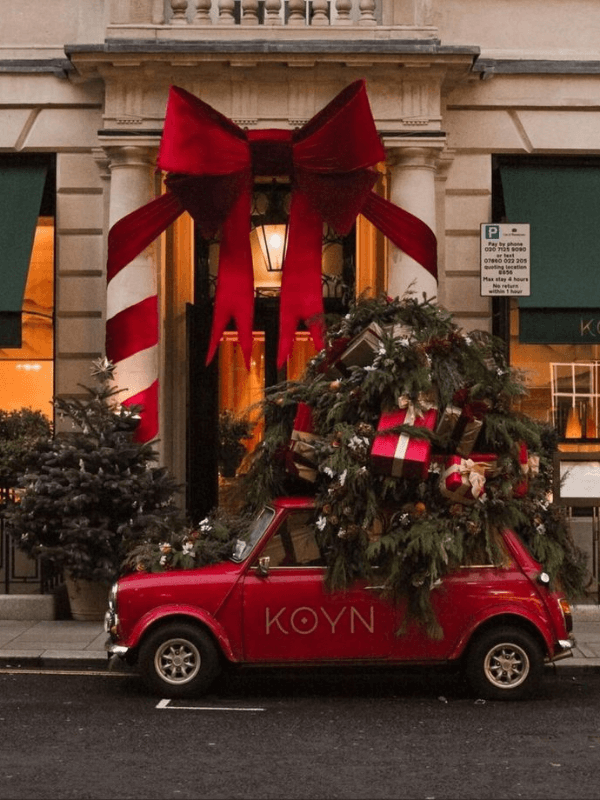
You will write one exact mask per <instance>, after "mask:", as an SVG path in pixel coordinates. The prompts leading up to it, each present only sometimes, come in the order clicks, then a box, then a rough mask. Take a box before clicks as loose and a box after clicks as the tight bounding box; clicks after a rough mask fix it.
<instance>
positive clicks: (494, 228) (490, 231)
mask: <svg viewBox="0 0 600 800" xmlns="http://www.w3.org/2000/svg"><path fill="white" fill-rule="evenodd" d="M485 238H486V239H499V238H500V226H499V225H486V226H485Z"/></svg>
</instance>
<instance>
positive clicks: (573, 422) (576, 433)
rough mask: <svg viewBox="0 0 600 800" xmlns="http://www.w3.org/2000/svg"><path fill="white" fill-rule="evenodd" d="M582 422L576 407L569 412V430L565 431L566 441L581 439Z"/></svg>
mask: <svg viewBox="0 0 600 800" xmlns="http://www.w3.org/2000/svg"><path fill="white" fill-rule="evenodd" d="M581 435H582V433H581V420H580V419H579V414H578V413H577V409H576V408H575V407H574V406H571V408H570V410H569V416H568V419H567V428H566V430H565V439H581Z"/></svg>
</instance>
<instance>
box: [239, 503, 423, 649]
mask: <svg viewBox="0 0 600 800" xmlns="http://www.w3.org/2000/svg"><path fill="white" fill-rule="evenodd" d="M312 518H313V512H312V511H306V510H302V511H295V510H292V511H290V512H289V513H288V514H287V515H286V516H285V517H284V518H283V520H282V523H281V524H280V525H279V527H278V529H277V531H275V532H274V534H273V535H272V536H271V537H270V539H269V540H268V542H266V544H265V546H264V548H262V550H261V551H260V552H258V553H257V554H256V556H255V558H254V561H253V563H252V565H251V567H250V569H249V570H248V572H247V574H246V577H245V578H244V585H243V589H242V591H243V603H242V607H243V612H242V613H243V643H244V657H245V660H246V661H248V662H255V663H256V662H265V663H285V662H296V663H302V662H315V661H316V662H325V661H329V660H336V661H338V660H364V661H387V660H393V659H401V660H402V659H404V658H409V659H410V658H411V657H412V655H411V653H412V652H413V650H414V645H415V643H414V636H411V635H409V636H408V637H406V636H405V637H402V636H398V635H397V631H398V628H399V625H400V620H401V616H402V615H401V610H400V609H399V607H398V606H397V605H395V604H393V603H391V602H389V601H387V600H386V599H383V598H382V596H381V590H380V588H381V587H378V586H377V582H376V581H371V582H368V581H361V582H359V583H357V584H356V585H354V586H352V587H351V588H350V589H348V590H347V591H340V592H330V591H328V590H327V589H326V587H325V583H324V578H325V566H324V562H323V559H322V556H321V553H320V551H319V547H318V544H317V541H316V537H315V529H314V524H313V522H312ZM267 557H268V559H269V566H268V570H267V571H266V574H261V569H260V566H259V559H261V558H262V559H265V558H267ZM417 649H418V647H417Z"/></svg>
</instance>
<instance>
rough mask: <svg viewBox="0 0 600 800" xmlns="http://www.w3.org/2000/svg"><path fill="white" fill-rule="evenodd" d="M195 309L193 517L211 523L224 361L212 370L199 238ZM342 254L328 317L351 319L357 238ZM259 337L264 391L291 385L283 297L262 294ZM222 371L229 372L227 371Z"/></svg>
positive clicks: (209, 285) (191, 337) (191, 313)
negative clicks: (281, 362)
mask: <svg viewBox="0 0 600 800" xmlns="http://www.w3.org/2000/svg"><path fill="white" fill-rule="evenodd" d="M195 233H196V235H195V242H196V244H195V272H194V275H195V278H194V298H195V299H194V303H193V304H192V303H190V304H188V307H187V331H188V353H189V367H188V368H189V381H188V399H187V512H188V514H189V515H190V517H191V519H192V520H193V521H199V520H201V519H202V518H203V517H205V516H206V515H207V514H208V513H209V512H210V511H211V509H213V508H215V507H216V505H217V504H218V500H219V472H218V461H217V445H218V417H219V366H218V359H217V358H215V359H214V360H213V362H212V363H211V364H210V365H208V366H206V364H205V360H206V353H207V351H208V343H209V338H210V330H211V325H212V315H213V298H214V278H213V277H212V276H211V270H210V262H209V247H210V243H209V242H207V241H206V240H205V239H203V238H202V237H201V236H200V233H199V232H198V231H196V232H195ZM338 242H339V245H340V247H341V248H342V272H341V275H340V276H339V277H336V278H335V279H332V276H330V275H327V273H324V275H323V302H324V308H325V313H326V314H327V315H329V314H345V313H346V312H347V310H348V303H349V299H350V297H352V296H353V293H354V289H353V287H354V282H355V258H354V252H355V232H354V230H353V231H352V232H351V233H350V234H349V235H348V236H346V237H344V238H343V239H339V240H338ZM253 327H254V331H256V332H257V333H258V332H262V334H263V335H264V342H265V344H264V348H265V350H264V359H265V367H264V386H265V388H266V387H268V386H274V385H275V384H277V383H280V382H281V381H284V380H286V377H287V375H286V369H285V367H284V368H283V369H281V370H278V369H277V346H278V339H279V296H278V294H277V293H276V292H273V291H272V290H269V291H261V289H260V288H258V289H257V290H256V297H255V305H254V326H253ZM222 368H224V369H226V368H227V366H223V367H222Z"/></svg>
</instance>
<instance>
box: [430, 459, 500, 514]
mask: <svg viewBox="0 0 600 800" xmlns="http://www.w3.org/2000/svg"><path fill="white" fill-rule="evenodd" d="M496 466H497V458H496V456H495V455H494V454H492V453H476V454H475V453H474V454H473V458H461V457H460V456H448V457H447V458H446V460H445V465H444V470H443V471H442V474H441V475H440V491H441V493H442V494H443V495H444V497H447V498H448V499H449V500H452V501H453V502H455V503H462V504H463V505H473V503H476V502H477V500H478V499H479V498H480V497H481V496H482V495H483V494H484V493H485V482H486V479H487V478H488V477H491V476H492V475H494V474H496Z"/></svg>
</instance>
